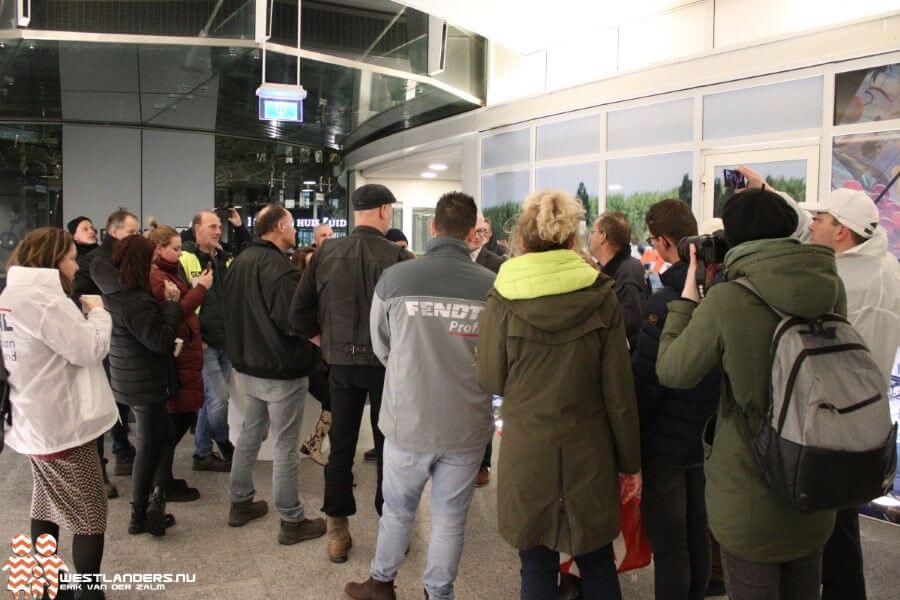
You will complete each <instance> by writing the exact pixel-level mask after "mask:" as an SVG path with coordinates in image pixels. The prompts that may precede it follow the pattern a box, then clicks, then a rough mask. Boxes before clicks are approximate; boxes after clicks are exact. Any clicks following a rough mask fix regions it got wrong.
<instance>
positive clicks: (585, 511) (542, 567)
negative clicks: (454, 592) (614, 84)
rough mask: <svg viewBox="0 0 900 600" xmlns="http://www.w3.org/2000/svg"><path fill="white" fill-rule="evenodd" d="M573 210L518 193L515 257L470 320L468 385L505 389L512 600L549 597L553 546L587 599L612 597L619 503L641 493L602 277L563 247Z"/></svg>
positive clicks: (628, 378)
mask: <svg viewBox="0 0 900 600" xmlns="http://www.w3.org/2000/svg"><path fill="white" fill-rule="evenodd" d="M583 215H584V210H583V208H582V207H581V204H580V203H579V202H578V201H576V200H575V199H574V198H572V197H571V196H569V195H568V194H566V193H564V192H555V191H543V192H538V193H536V194H533V195H532V196H530V197H529V198H527V199H526V200H525V201H524V203H523V204H522V212H521V214H520V216H519V219H518V222H517V223H516V226H515V231H514V238H515V241H516V243H517V244H518V245H519V247H520V250H521V252H522V254H521V255H520V256H517V257H515V258H512V259H510V260H508V261H506V262H505V263H504V264H503V266H502V267H501V268H500V273H499V274H498V276H497V280H496V282H495V284H494V289H492V290H491V291H490V292H489V294H488V299H487V305H486V307H485V309H484V311H483V312H482V314H481V319H480V323H479V335H480V339H479V344H478V353H477V359H476V370H477V378H478V383H479V385H480V386H481V388H482V389H484V390H485V391H486V392H490V393H492V394H499V395H502V396H503V397H504V402H503V443H502V445H501V448H500V461H499V465H498V468H497V520H498V524H499V528H500V535H501V536H502V537H503V539H505V540H506V541H507V542H508V543H509V544H511V545H512V546H514V547H515V548H517V549H518V550H519V555H520V558H521V560H522V586H521V598H522V600H547V599H551V598H554V599H555V598H556V597H557V596H556V594H557V575H558V572H559V553H560V552H565V553H567V554H571V555H573V556H574V557H575V560H576V563H577V564H578V568H579V571H580V572H581V576H582V580H583V594H584V598H585V599H586V600H601V599H602V600H606V599H607V598H610V599H615V598H620V597H621V592H620V590H619V583H618V579H617V577H616V567H615V563H614V561H613V552H612V541H613V540H614V539H615V538H616V536H617V535H618V533H619V506H620V503H621V502H624V501H625V500H627V499H629V498H630V497H632V496H634V495H636V494H638V493H639V490H640V474H639V471H640V465H641V459H640V437H639V434H638V414H637V408H636V404H635V397H634V385H633V381H632V375H631V362H630V360H629V357H628V347H627V343H626V341H625V326H624V322H623V320H622V314H621V311H620V310H619V303H618V301H617V300H616V297H615V295H614V293H613V280H612V279H610V278H609V277H607V276H605V275H602V274H601V273H600V272H599V271H597V269H595V268H594V267H593V266H591V265H590V264H589V263H588V262H587V261H586V260H585V259H584V258H582V256H580V255H579V254H578V253H576V252H575V251H574V250H573V248H574V247H575V246H576V243H577V241H578V230H579V225H580V222H581V219H582V218H583ZM620 479H621V484H620Z"/></svg>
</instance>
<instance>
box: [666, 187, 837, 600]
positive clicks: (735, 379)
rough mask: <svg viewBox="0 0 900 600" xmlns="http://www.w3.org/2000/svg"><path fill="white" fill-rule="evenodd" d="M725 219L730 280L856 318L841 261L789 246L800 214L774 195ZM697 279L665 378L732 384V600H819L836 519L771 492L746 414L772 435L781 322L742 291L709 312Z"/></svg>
mask: <svg viewBox="0 0 900 600" xmlns="http://www.w3.org/2000/svg"><path fill="white" fill-rule="evenodd" d="M722 218H723V221H724V223H725V237H726V240H727V241H728V243H729V246H731V250H730V251H729V252H728V254H727V256H726V257H725V270H726V275H727V277H728V279H729V280H734V279H737V278H738V277H746V278H748V279H749V280H750V282H751V283H752V284H753V285H754V286H755V287H756V289H757V290H758V291H759V293H760V294H761V295H762V297H763V298H765V300H766V302H768V303H770V304H771V305H772V306H774V307H776V308H778V309H779V310H781V311H783V312H786V313H788V314H791V315H795V316H798V317H803V318H812V317H816V316H819V315H821V314H823V313H826V312H830V311H832V310H836V311H837V312H838V313H840V314H844V313H845V312H846V296H845V293H844V288H843V285H842V284H841V281H840V279H839V278H838V275H837V269H836V267H835V261H834V251H833V250H831V249H830V248H826V247H824V246H810V245H801V243H800V242H799V241H798V240H796V239H791V238H789V237H788V236H790V235H791V234H792V233H793V231H794V229H795V228H796V225H797V217H796V213H794V211H793V210H792V209H791V208H790V207H788V206H787V204H785V203H784V201H783V200H782V199H781V198H780V197H779V196H778V195H777V194H774V193H773V192H771V191H770V190H765V189H763V190H757V189H754V190H747V191H744V192H741V193H739V194H736V195H735V196H733V197H732V199H730V200H729V201H728V202H727V203H726V205H725V207H724V208H723V214H722ZM695 273H696V261H695V260H692V269H691V271H690V272H689V274H688V278H687V282H686V284H685V289H684V293H683V295H682V298H683V299H682V300H676V301H674V302H670V303H669V305H668V306H669V316H668V320H667V321H666V326H665V329H664V331H663V336H662V340H661V342H660V350H659V357H658V359H657V363H656V367H657V375H658V376H659V380H660V382H661V383H662V384H663V385H665V386H667V387H672V388H690V387H693V386H695V385H697V383H698V382H699V381H700V380H701V378H702V377H703V376H704V375H705V374H706V373H708V372H709V371H710V370H712V369H713V368H716V367H721V368H722V369H723V370H724V371H725V373H726V374H727V377H728V379H729V380H730V382H731V386H732V390H733V396H734V400H733V401H731V400H729V399H728V396H727V392H726V389H725V386H724V385H723V386H722V396H721V399H720V407H719V412H718V419H717V420H715V419H710V422H709V423H707V428H706V429H707V430H706V431H705V432H704V454H705V462H704V467H705V472H706V504H707V510H708V513H709V525H710V529H711V530H712V533H713V535H714V536H715V538H716V540H717V541H718V542H719V543H720V545H721V547H722V563H723V567H724V569H725V586H726V589H727V591H728V594H729V597H730V598H731V599H732V600H744V599H748V598H752V599H757V598H766V599H778V598H782V599H784V600H807V599H811V600H812V599H818V597H819V574H820V569H821V556H822V547H823V546H824V544H825V541H826V540H827V539H828V536H829V535H830V534H831V530H832V527H833V524H834V511H819V512H800V511H798V510H797V509H795V508H794V507H793V506H791V505H790V504H789V503H787V502H786V501H785V500H782V499H781V498H780V497H779V496H778V495H777V494H776V492H775V491H774V490H772V489H771V488H769V487H768V485H767V484H766V482H765V480H764V479H763V476H762V473H761V472H760V470H759V467H758V466H757V464H756V462H755V461H754V459H753V456H752V455H751V453H750V448H749V445H748V441H747V439H746V437H745V436H744V435H743V434H742V432H741V430H740V428H739V424H738V415H737V414H736V412H735V411H736V410H740V411H742V412H743V414H744V415H745V416H746V418H747V421H748V424H749V426H750V428H751V430H753V431H758V429H759V428H760V427H761V425H762V421H763V418H764V416H765V414H766V411H767V409H768V406H769V385H770V380H771V365H770V346H771V343H772V335H773V333H774V330H775V327H776V325H777V322H778V320H777V319H776V317H775V316H774V315H773V314H772V313H771V311H770V310H769V309H768V308H767V307H766V306H765V305H764V304H763V303H761V302H760V301H759V300H758V299H756V298H754V297H753V296H752V295H751V294H750V293H748V292H747V291H746V290H745V289H744V288H742V287H741V286H740V285H739V284H736V283H728V282H726V283H723V284H720V285H717V286H715V287H713V288H712V289H711V290H710V291H709V294H708V295H707V297H706V298H705V299H704V300H703V301H702V302H699V295H698V294H697V292H696V280H695V276H694V274H695ZM698 302H699V304H698ZM735 403H736V404H737V406H735ZM713 427H714V428H715V436H714V437H713V431H712V429H713Z"/></svg>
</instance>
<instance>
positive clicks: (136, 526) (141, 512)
mask: <svg viewBox="0 0 900 600" xmlns="http://www.w3.org/2000/svg"><path fill="white" fill-rule="evenodd" d="M146 523H147V505H146V504H144V505H141V504H135V503H134V502H132V503H131V522H130V523H128V533H130V534H131V535H139V534H141V533H144V532H145V531H146V528H145V525H146Z"/></svg>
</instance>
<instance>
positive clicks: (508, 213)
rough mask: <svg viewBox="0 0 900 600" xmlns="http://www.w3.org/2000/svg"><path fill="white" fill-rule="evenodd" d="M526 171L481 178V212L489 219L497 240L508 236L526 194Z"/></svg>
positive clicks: (527, 185) (527, 188)
mask: <svg viewBox="0 0 900 600" xmlns="http://www.w3.org/2000/svg"><path fill="white" fill-rule="evenodd" d="M528 191H529V181H528V171H512V172H509V173H495V174H493V175H484V176H482V178H481V212H483V213H484V218H486V219H490V221H491V226H492V228H493V230H494V236H496V238H497V239H498V240H505V239H507V237H508V233H509V229H510V227H511V226H512V223H513V219H514V218H515V216H516V215H517V214H518V213H519V205H520V204H521V202H522V200H524V199H525V196H527V195H528Z"/></svg>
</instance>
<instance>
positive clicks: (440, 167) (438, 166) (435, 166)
mask: <svg viewBox="0 0 900 600" xmlns="http://www.w3.org/2000/svg"><path fill="white" fill-rule="evenodd" d="M428 168H429V169H431V170H432V171H446V170H447V165H445V164H444V163H434V164H433V165H428Z"/></svg>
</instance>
